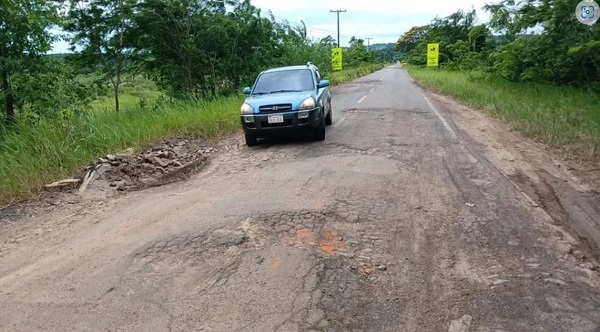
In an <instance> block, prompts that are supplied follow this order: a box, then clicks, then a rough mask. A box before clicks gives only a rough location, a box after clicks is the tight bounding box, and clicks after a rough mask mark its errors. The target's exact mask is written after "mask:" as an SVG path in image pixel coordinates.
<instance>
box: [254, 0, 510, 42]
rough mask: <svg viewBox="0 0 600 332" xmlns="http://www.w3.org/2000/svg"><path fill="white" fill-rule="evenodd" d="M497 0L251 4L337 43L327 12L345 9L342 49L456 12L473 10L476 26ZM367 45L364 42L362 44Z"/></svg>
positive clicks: (278, 0) (391, 38) (258, 0)
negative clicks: (486, 8) (356, 41)
mask: <svg viewBox="0 0 600 332" xmlns="http://www.w3.org/2000/svg"><path fill="white" fill-rule="evenodd" d="M497 2H499V0H452V1H449V0H429V1H415V0H320V1H317V0H287V1H285V0H284V1H282V0H252V3H253V4H254V5H255V6H257V7H259V8H261V9H262V10H263V11H264V12H265V14H266V12H268V11H269V10H270V11H271V12H273V15H275V17H276V18H277V19H279V20H284V19H285V20H288V21H289V22H290V23H291V24H298V25H299V24H300V22H301V21H304V22H305V23H306V25H307V30H308V35H309V37H312V38H317V39H320V38H323V37H325V36H327V35H331V36H332V37H333V38H334V39H337V17H336V14H335V13H331V12H330V10H337V9H341V10H344V9H346V10H347V12H346V13H341V14H340V34H341V37H340V39H341V44H342V46H347V45H348V41H349V40H350V38H351V37H352V36H356V37H357V38H362V39H366V38H373V39H372V40H371V44H375V43H395V42H396V41H397V40H398V38H399V37H400V36H401V35H402V34H403V33H405V32H406V31H408V30H409V29H410V28H411V27H413V26H418V25H426V24H428V23H430V22H431V21H432V20H433V19H434V18H435V17H436V16H439V17H446V16H448V15H450V14H452V13H454V12H456V11H457V10H459V9H462V10H464V11H467V10H471V9H475V10H476V11H477V17H478V19H479V23H484V22H487V21H488V19H489V15H488V14H487V13H486V12H485V11H483V10H482V7H483V6H484V5H485V4H486V3H497ZM365 43H366V42H365Z"/></svg>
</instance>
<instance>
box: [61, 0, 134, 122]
mask: <svg viewBox="0 0 600 332" xmlns="http://www.w3.org/2000/svg"><path fill="white" fill-rule="evenodd" d="M131 4H132V0H79V1H72V2H71V5H70V8H69V17H68V21H67V24H65V26H64V28H65V30H66V31H68V32H71V33H72V34H73V38H72V41H71V43H72V49H73V50H74V51H75V50H77V48H78V47H79V48H81V51H80V52H79V56H80V58H81V60H82V61H83V62H84V63H86V64H87V65H88V66H91V67H95V66H99V67H100V68H101V71H102V72H103V73H104V75H105V77H106V78H107V80H108V81H109V82H110V83H111V85H112V87H113V92H114V99H115V111H116V112H118V111H119V88H120V86H121V80H122V75H123V65H124V50H125V45H124V34H125V31H126V29H127V28H128V26H129V19H128V18H129V16H130V15H131Z"/></svg>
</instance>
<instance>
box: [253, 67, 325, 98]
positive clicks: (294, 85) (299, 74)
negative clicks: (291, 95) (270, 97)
mask: <svg viewBox="0 0 600 332" xmlns="http://www.w3.org/2000/svg"><path fill="white" fill-rule="evenodd" d="M314 88H315V83H314V80H313V77H312V71H311V70H309V69H296V70H285V71H275V72H270V73H264V74H262V75H260V77H259V78H258V80H257V81H256V85H255V86H254V91H253V92H252V93H253V94H268V93H277V92H296V91H298V92H301V91H311V90H313V89H314Z"/></svg>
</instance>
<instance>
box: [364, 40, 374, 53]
mask: <svg viewBox="0 0 600 332" xmlns="http://www.w3.org/2000/svg"><path fill="white" fill-rule="evenodd" d="M365 39H366V40H367V52H368V51H369V46H371V39H373V38H371V37H369V38H365Z"/></svg>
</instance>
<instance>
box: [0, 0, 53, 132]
mask: <svg viewBox="0 0 600 332" xmlns="http://www.w3.org/2000/svg"><path fill="white" fill-rule="evenodd" d="M58 21H59V15H58V7H57V4H56V3H55V2H54V1H47V0H2V2H1V5H0V76H1V77H0V79H1V87H2V99H3V102H4V103H3V104H4V111H5V114H6V117H5V120H6V122H7V123H8V124H13V123H14V122H15V121H16V119H15V99H16V95H17V92H16V91H15V89H14V87H13V84H12V80H13V76H14V75H15V74H19V73H22V72H23V71H24V69H25V68H27V67H28V66H30V65H31V64H32V63H34V59H36V58H37V57H39V56H40V55H41V54H44V53H46V52H47V51H49V50H50V49H51V45H52V42H53V41H54V40H55V39H56V37H55V36H54V35H53V34H52V33H50V32H49V28H50V27H51V26H53V25H54V24H56V23H58Z"/></svg>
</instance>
